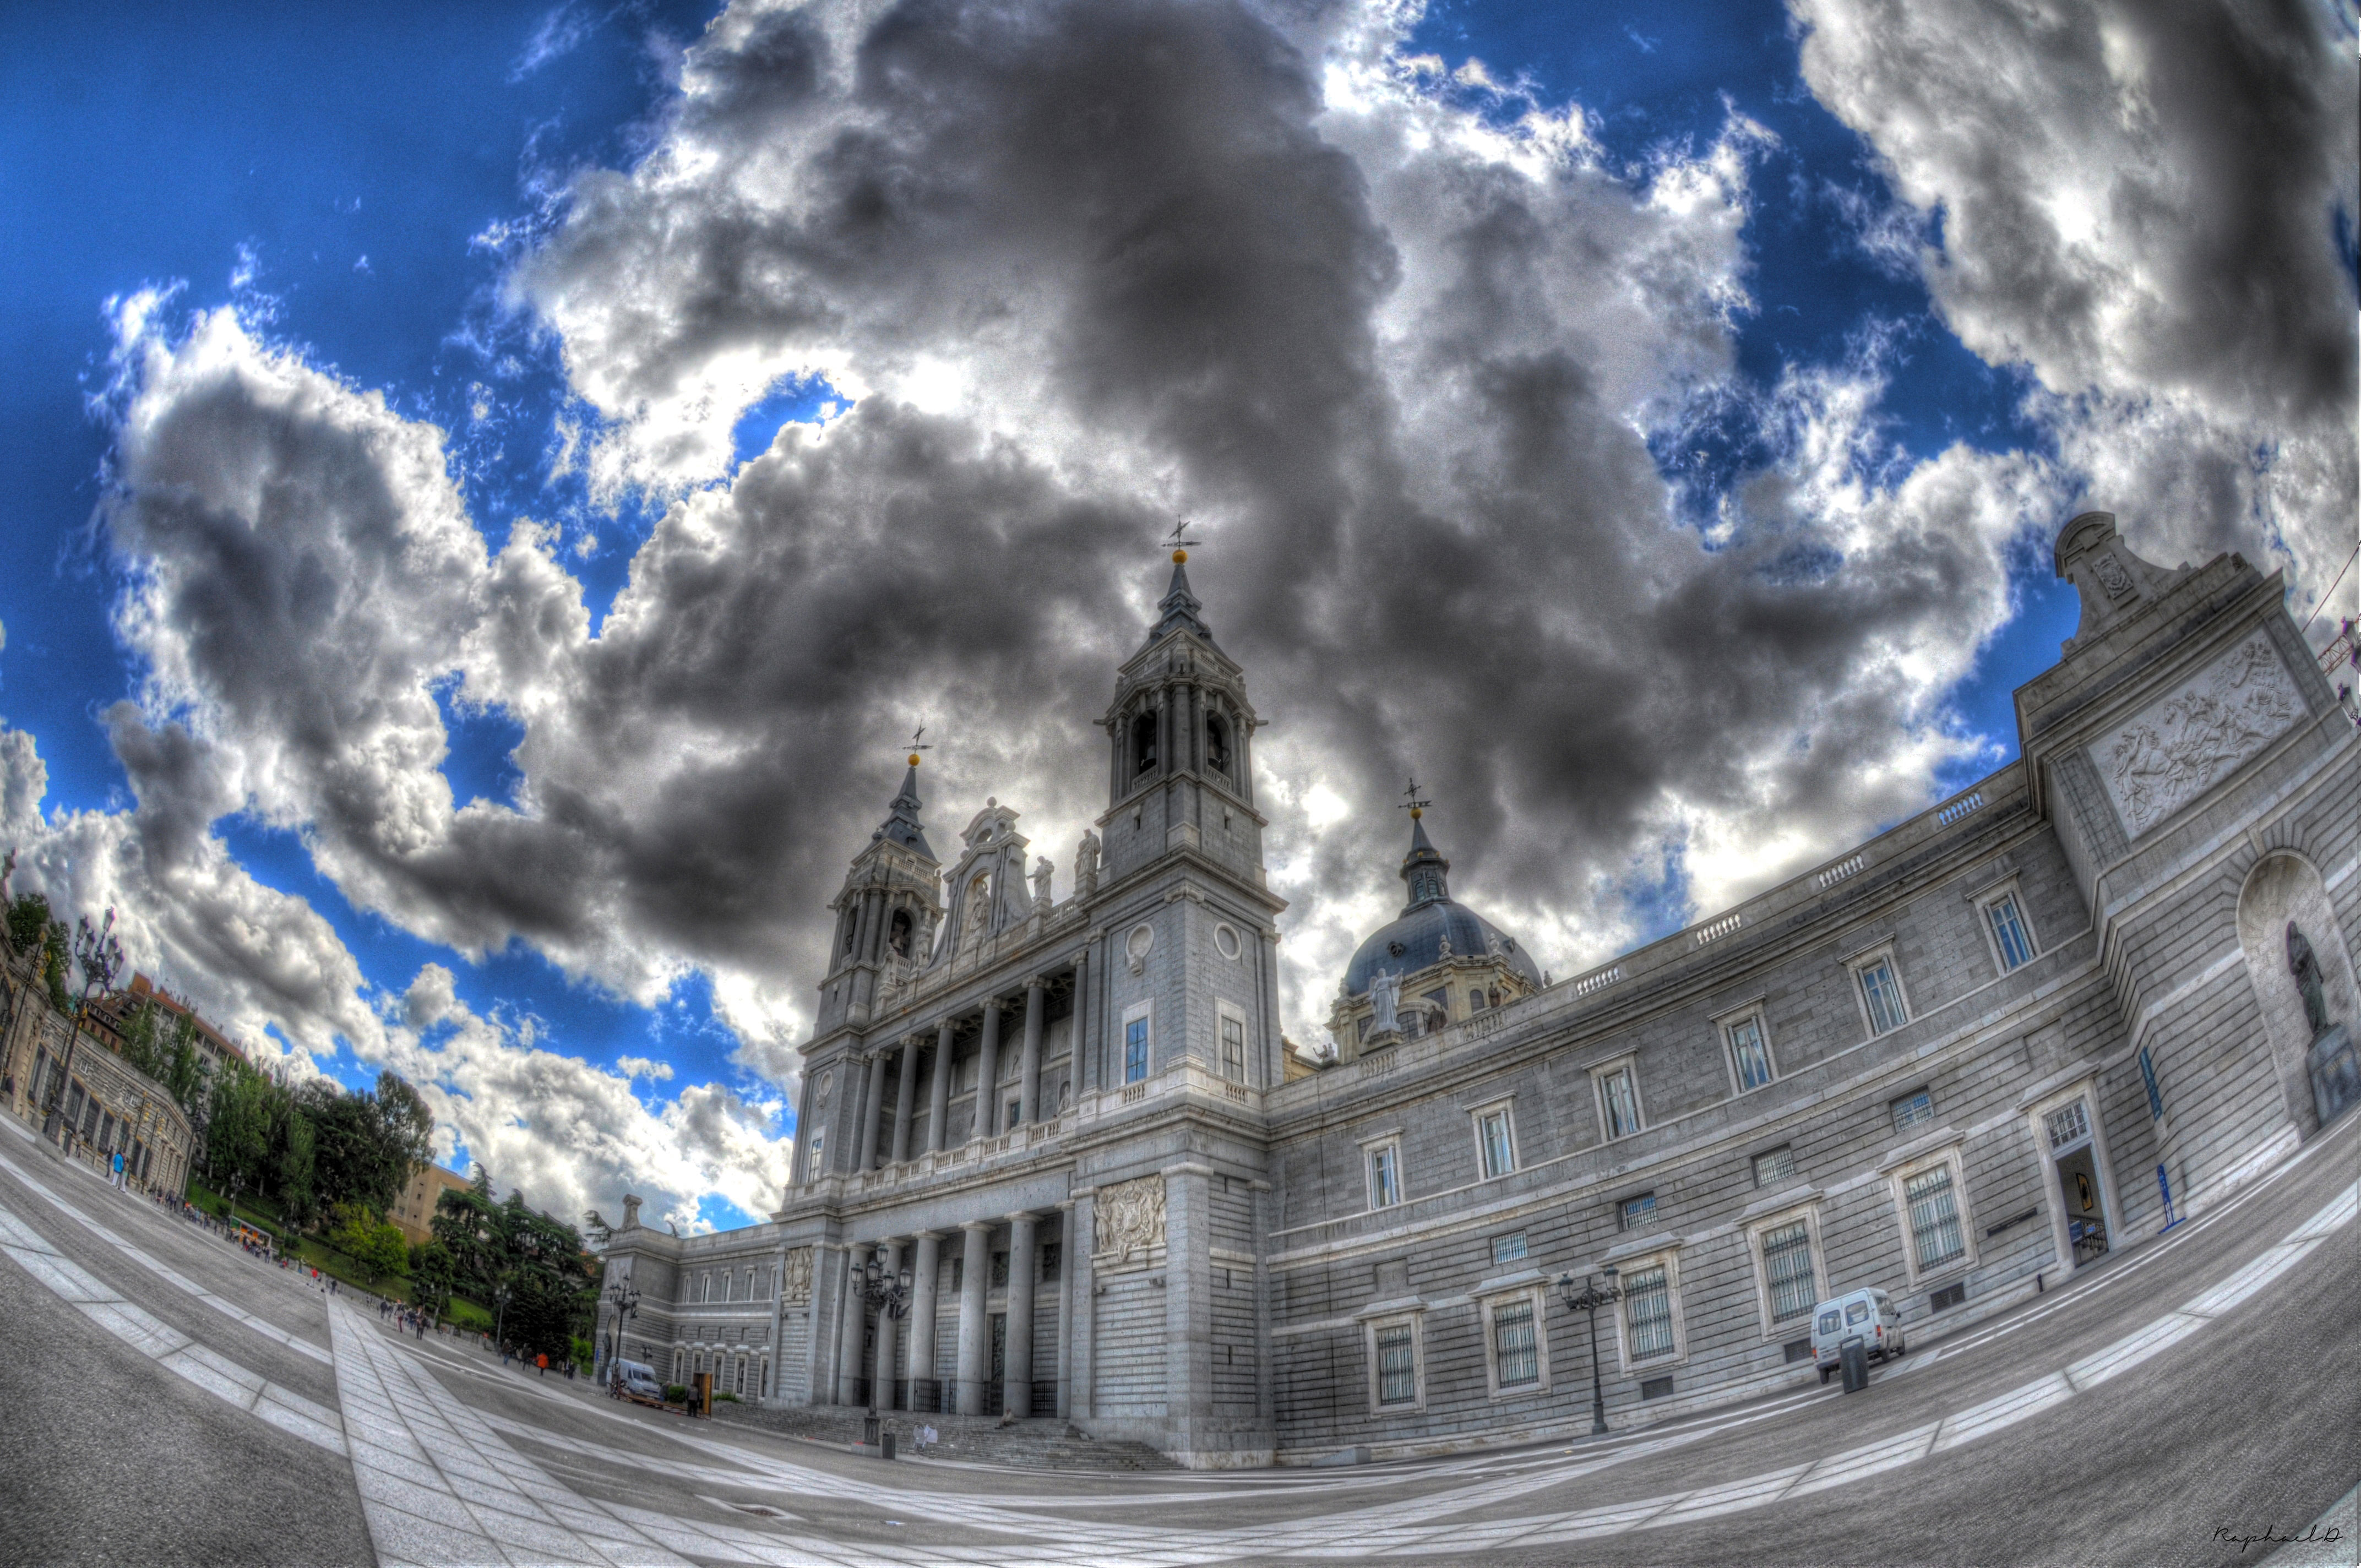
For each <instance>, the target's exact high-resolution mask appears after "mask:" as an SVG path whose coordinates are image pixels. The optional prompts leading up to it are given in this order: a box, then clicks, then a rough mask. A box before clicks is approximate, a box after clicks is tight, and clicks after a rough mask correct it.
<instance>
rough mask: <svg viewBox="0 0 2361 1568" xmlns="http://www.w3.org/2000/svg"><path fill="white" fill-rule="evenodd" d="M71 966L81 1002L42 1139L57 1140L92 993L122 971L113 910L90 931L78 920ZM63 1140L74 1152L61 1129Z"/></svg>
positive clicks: (54, 1085) (68, 1130) (51, 1095)
mask: <svg viewBox="0 0 2361 1568" xmlns="http://www.w3.org/2000/svg"><path fill="white" fill-rule="evenodd" d="M73 959H74V966H75V967H76V968H77V969H79V970H82V1001H81V1003H80V1004H79V1005H78V1006H76V1007H75V1009H74V1026H73V1027H72V1028H71V1030H69V1031H67V1034H66V1054H65V1059H64V1060H63V1061H61V1062H60V1063H59V1064H58V1069H57V1073H56V1076H55V1077H54V1078H53V1079H52V1080H51V1081H50V1084H49V1107H48V1113H47V1115H46V1116H45V1117H44V1118H43V1120H42V1124H41V1135H42V1136H43V1137H47V1138H57V1137H58V1136H59V1133H60V1129H59V1126H58V1123H59V1121H60V1119H61V1117H62V1114H63V1113H62V1111H61V1109H60V1107H62V1106H63V1105H64V1103H65V1098H66V1085H67V1084H68V1083H69V1082H71V1080H72V1079H73V1058H74V1043H75V1042H76V1041H77V1040H79V1039H81V1038H82V1018H83V1016H84V1014H88V1013H89V1011H90V999H91V996H92V993H93V992H100V991H104V990H106V989H107V988H108V987H110V986H112V985H113V984H114V983H115V974H116V972H117V971H118V970H121V969H122V968H123V944H122V943H121V942H119V941H117V940H115V910H114V908H113V906H112V905H110V906H109V907H108V909H107V911H106V919H105V921H104V923H102V924H101V925H100V926H99V927H98V928H97V929H95V930H93V929H92V928H91V924H90V916H87V915H85V916H82V920H81V929H80V930H78V931H76V932H75V933H74V942H73ZM63 1132H64V1137H63V1139H62V1141H60V1143H59V1145H58V1146H59V1147H60V1148H61V1149H63V1150H64V1151H65V1152H66V1153H68V1154H71V1153H72V1152H73V1129H72V1128H71V1127H67V1128H65V1129H63Z"/></svg>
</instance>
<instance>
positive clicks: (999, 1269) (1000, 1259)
mask: <svg viewBox="0 0 2361 1568" xmlns="http://www.w3.org/2000/svg"><path fill="white" fill-rule="evenodd" d="M1007 1286H1008V1255H1007V1254H1006V1253H1005V1252H996V1253H994V1254H993V1255H992V1288H994V1290H1002V1289H1005V1288H1007Z"/></svg>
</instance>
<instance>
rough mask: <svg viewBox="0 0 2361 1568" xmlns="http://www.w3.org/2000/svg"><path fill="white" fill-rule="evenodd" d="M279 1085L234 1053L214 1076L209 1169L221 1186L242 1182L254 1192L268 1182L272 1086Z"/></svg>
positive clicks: (208, 1130)
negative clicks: (223, 1067) (231, 1058)
mask: <svg viewBox="0 0 2361 1568" xmlns="http://www.w3.org/2000/svg"><path fill="white" fill-rule="evenodd" d="M275 1087H276V1085H274V1084H273V1083H272V1082H271V1081H270V1080H269V1079H267V1078H265V1077H263V1076H262V1074H260V1073H258V1072H257V1071H255V1070H254V1069H252V1068H250V1067H248V1066H247V1065H246V1064H245V1063H244V1062H241V1061H236V1060H234V1059H233V1060H231V1061H229V1062H227V1063H226V1064H225V1069H224V1070H223V1072H222V1073H221V1074H220V1075H219V1076H218V1077H217V1078H215V1079H214V1082H213V1093H212V1095H211V1096H210V1098H209V1100H208V1102H207V1104H206V1108H205V1174H206V1175H207V1176H209V1177H210V1178H212V1179H213V1181H214V1185H215V1186H217V1187H222V1188H228V1187H230V1186H233V1185H238V1186H243V1187H244V1188H245V1190H247V1191H249V1192H254V1191H259V1190H262V1189H263V1188H264V1187H265V1186H266V1185H268V1183H267V1181H266V1177H267V1176H268V1175H269V1170H268V1168H267V1163H266V1162H267V1161H268V1160H269V1157H270V1132H271V1126H270V1123H271V1116H270V1091H271V1090H272V1089H274V1088H275Z"/></svg>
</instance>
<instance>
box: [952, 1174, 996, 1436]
mask: <svg viewBox="0 0 2361 1568" xmlns="http://www.w3.org/2000/svg"><path fill="white" fill-rule="evenodd" d="M960 1229H961V1230H962V1231H965V1232H966V1233H967V1237H966V1240H965V1242H964V1243H963V1244H962V1245H963V1247H964V1251H963V1252H962V1253H961V1262H960V1268H961V1275H962V1277H961V1280H960V1321H959V1413H960V1414H961V1415H962V1416H982V1415H988V1414H990V1413H991V1412H990V1411H988V1410H987V1409H985V1408H984V1407H985V1406H986V1404H987V1403H988V1402H989V1399H990V1396H988V1395H987V1394H986V1393H985V1392H984V1387H983V1385H984V1378H985V1376H986V1375H987V1374H988V1373H989V1372H990V1371H991V1366H990V1364H989V1362H988V1361H987V1359H986V1358H987V1357H988V1356H989V1355H990V1354H991V1351H992V1328H991V1325H990V1324H988V1323H986V1322H985V1321H984V1317H983V1311H984V1298H983V1290H984V1287H985V1286H986V1285H987V1284H989V1283H990V1282H991V1275H992V1222H991V1221H989V1220H970V1221H968V1222H967V1223H965V1224H963V1225H961V1227H960Z"/></svg>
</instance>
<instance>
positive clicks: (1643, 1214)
mask: <svg viewBox="0 0 2361 1568" xmlns="http://www.w3.org/2000/svg"><path fill="white" fill-rule="evenodd" d="M1655 1212H1656V1195H1655V1194H1654V1193H1653V1192H1642V1193H1641V1194H1640V1196H1638V1197H1637V1198H1626V1199H1624V1200H1623V1201H1622V1202H1621V1203H1620V1204H1618V1205H1616V1210H1615V1218H1616V1221H1617V1223H1619V1224H1620V1226H1621V1227H1622V1228H1623V1229H1624V1230H1627V1231H1636V1230H1638V1229H1639V1228H1640V1227H1641V1226H1642V1225H1644V1224H1646V1223H1648V1222H1649V1220H1650V1219H1652V1218H1653V1216H1654V1215H1655Z"/></svg>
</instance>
